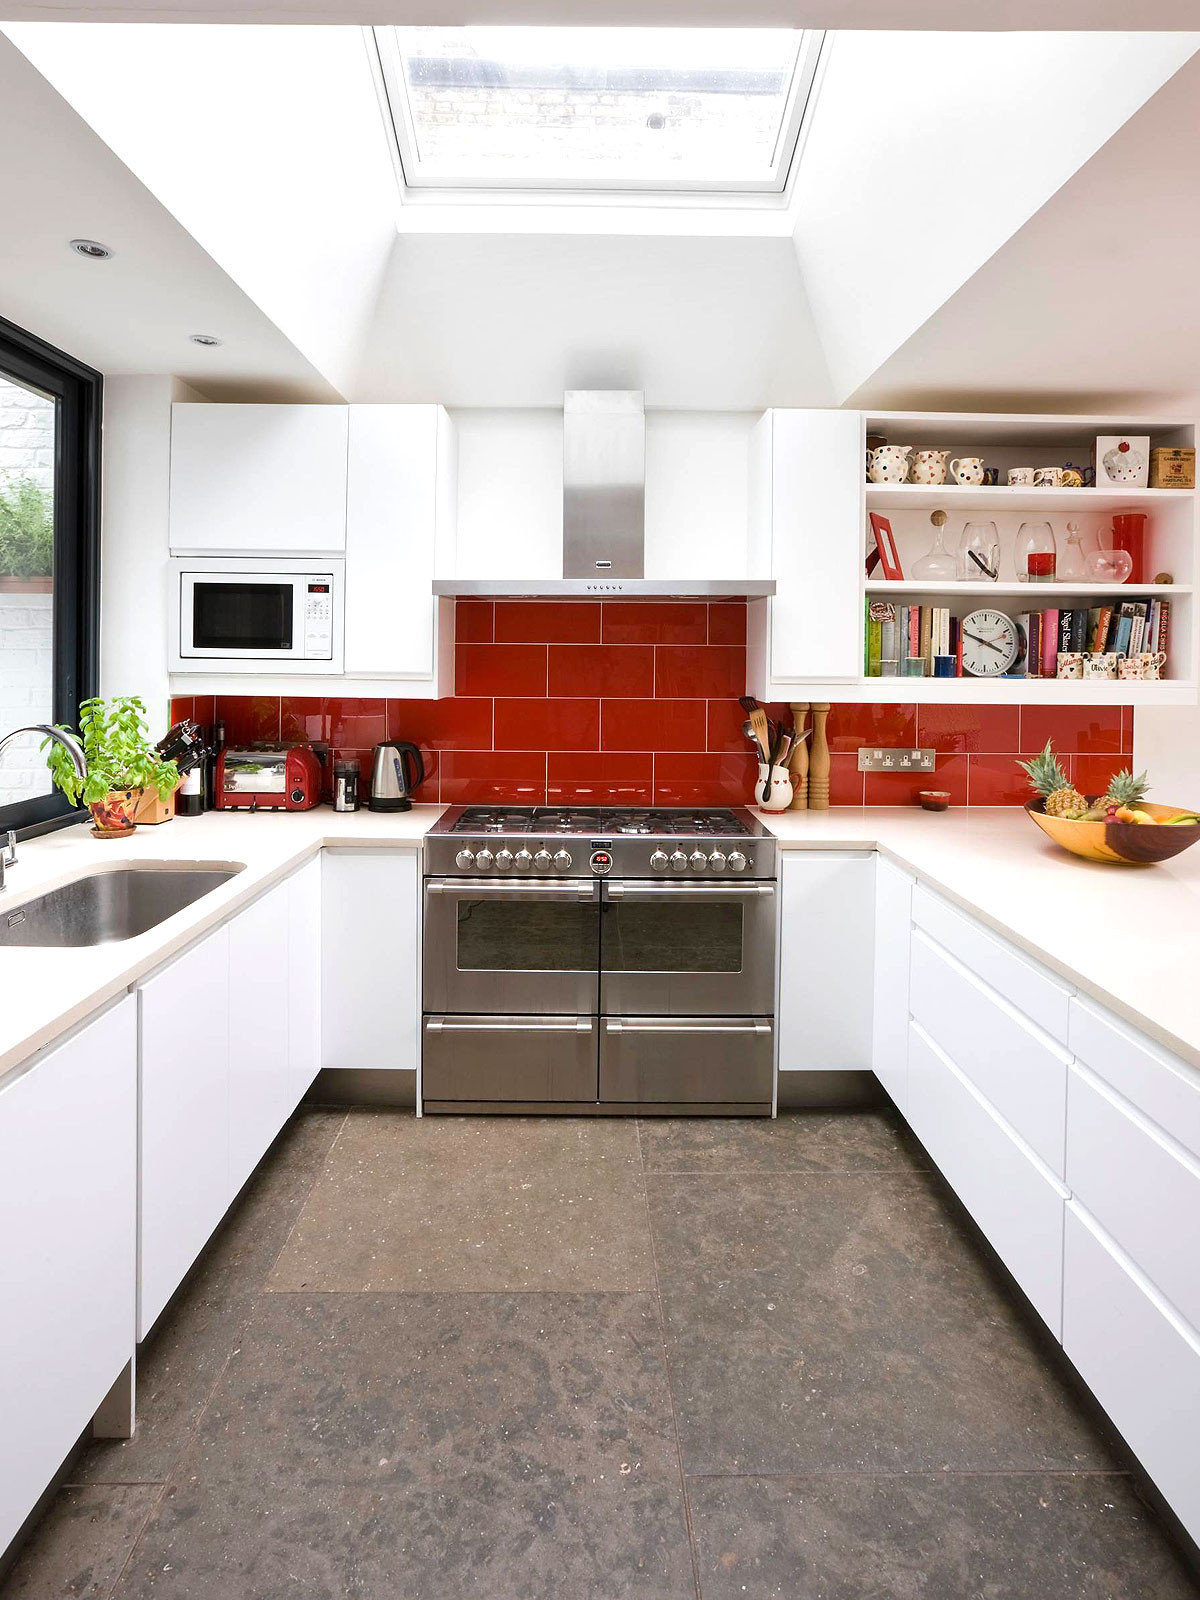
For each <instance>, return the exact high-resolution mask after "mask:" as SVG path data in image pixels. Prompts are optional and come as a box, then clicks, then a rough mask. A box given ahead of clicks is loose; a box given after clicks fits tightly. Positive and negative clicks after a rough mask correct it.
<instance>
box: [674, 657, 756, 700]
mask: <svg viewBox="0 0 1200 1600" xmlns="http://www.w3.org/2000/svg"><path fill="white" fill-rule="evenodd" d="M654 692H655V694H660V695H677V696H680V697H683V696H687V695H697V696H702V697H703V698H704V699H706V700H720V699H723V698H725V697H726V696H729V695H732V696H733V697H734V698H735V699H736V698H737V696H738V695H741V694H745V692H746V652H745V650H744V649H741V648H739V646H737V645H726V644H710V645H659V646H658V648H657V649H656V650H655V652H654Z"/></svg>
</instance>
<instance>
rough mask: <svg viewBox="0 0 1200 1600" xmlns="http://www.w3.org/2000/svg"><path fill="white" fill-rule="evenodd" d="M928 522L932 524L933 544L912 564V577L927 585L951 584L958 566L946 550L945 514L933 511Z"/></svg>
mask: <svg viewBox="0 0 1200 1600" xmlns="http://www.w3.org/2000/svg"><path fill="white" fill-rule="evenodd" d="M929 520H930V522H932V523H933V543H932V544H931V545H930V547H929V550H928V552H927V553H926V554H925V555H923V556H922V557H921V559H920V560H919V561H914V562H913V569H912V575H913V577H914V578H922V579H924V580H925V581H926V582H928V583H953V581H954V576H955V573H956V572H957V571H958V564H957V562H956V561H955V559H954V557H953V556H952V555H951V554H950V552H949V550H947V549H946V540H945V533H946V513H945V512H944V511H933V512H931V513H930V517H929Z"/></svg>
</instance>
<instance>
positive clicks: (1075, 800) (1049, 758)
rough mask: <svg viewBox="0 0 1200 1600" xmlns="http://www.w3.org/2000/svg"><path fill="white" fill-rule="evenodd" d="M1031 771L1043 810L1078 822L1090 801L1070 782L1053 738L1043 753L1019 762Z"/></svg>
mask: <svg viewBox="0 0 1200 1600" xmlns="http://www.w3.org/2000/svg"><path fill="white" fill-rule="evenodd" d="M1019 765H1020V766H1022V767H1023V768H1024V769H1025V771H1026V772H1027V773H1028V774H1029V781H1030V783H1031V784H1032V785H1033V787H1034V788H1035V789H1036V790H1037V792H1038V794H1040V795H1041V797H1042V799H1043V800H1044V801H1045V805H1044V806H1043V808H1042V809H1043V810H1044V811H1045V813H1046V815H1047V816H1048V817H1063V818H1064V819H1066V820H1067V821H1068V822H1077V821H1079V819H1080V818H1081V817H1083V816H1085V815H1086V813H1087V809H1088V803H1087V801H1086V799H1085V798H1084V797H1083V795H1081V794H1080V792H1079V790H1078V789H1076V788H1075V787H1074V785H1073V784H1071V783H1070V782H1069V781H1068V778H1067V775H1066V773H1065V772H1064V771H1063V769H1062V766H1061V764H1060V763H1059V760H1058V757H1057V756H1056V755H1055V754H1054V749H1053V746H1052V745H1051V743H1050V740H1049V739H1047V740H1046V748H1045V749H1044V750H1043V751H1042V753H1041V755H1040V756H1034V758H1033V760H1032V761H1022V762H1020V763H1019Z"/></svg>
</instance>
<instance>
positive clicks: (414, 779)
mask: <svg viewBox="0 0 1200 1600" xmlns="http://www.w3.org/2000/svg"><path fill="white" fill-rule="evenodd" d="M409 758H411V762H410V759H409ZM424 779H425V763H424V762H423V761H422V760H421V752H420V751H419V750H418V749H417V747H416V745H415V744H404V743H396V744H377V745H376V746H375V755H374V758H373V760H372V762H371V793H370V797H369V799H368V800H367V808H368V810H371V811H410V810H411V809H412V795H413V790H414V789H419V788H420V787H421V784H422V783H423V782H424Z"/></svg>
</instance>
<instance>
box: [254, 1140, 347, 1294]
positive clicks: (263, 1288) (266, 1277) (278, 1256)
mask: <svg viewBox="0 0 1200 1600" xmlns="http://www.w3.org/2000/svg"><path fill="white" fill-rule="evenodd" d="M349 1120H350V1113H349V1111H343V1112H342V1120H341V1121H340V1122H339V1123H338V1126H337V1132H336V1133H335V1134H334V1136H333V1138H332V1139H331V1140H330V1141H329V1148H328V1150H326V1152H325V1154H324V1156H323V1157H322V1158H321V1165H320V1166H319V1167H318V1168H317V1170H316V1171H315V1172H314V1173H313V1175H312V1181H311V1183H310V1184H309V1185H308V1187H307V1188H306V1189H305V1191H304V1197H303V1199H302V1200H301V1201H300V1204H299V1205H298V1206H297V1207H296V1215H295V1216H294V1217H293V1219H292V1225H291V1227H290V1228H289V1229H288V1231H287V1236H286V1238H285V1239H284V1241H283V1243H282V1244H281V1245H280V1246H279V1249H278V1250H277V1251H276V1252H275V1257H274V1259H273V1261H272V1262H271V1265H270V1266H269V1267H268V1268H267V1270H266V1272H265V1273H264V1274H263V1280H262V1283H261V1285H260V1286H259V1288H258V1289H257V1290H256V1291H255V1292H256V1293H259V1294H261V1293H266V1292H267V1285H268V1283H269V1281H270V1277H271V1274H272V1273H273V1272H274V1271H275V1268H276V1267H277V1266H278V1265H279V1263H280V1261H282V1259H283V1253H284V1251H285V1250H286V1249H287V1247H288V1245H289V1244H291V1242H292V1235H293V1234H294V1233H295V1231H296V1229H297V1228H298V1227H299V1226H300V1218H301V1217H302V1216H303V1215H304V1208H305V1206H306V1205H307V1204H308V1202H309V1201H310V1200H311V1199H312V1194H313V1190H314V1189H315V1188H316V1187H317V1183H318V1180H319V1179H320V1177H321V1174H322V1173H323V1172H324V1170H325V1164H326V1162H327V1161H328V1160H329V1158H330V1156H331V1155H332V1154H333V1152H334V1148H335V1146H336V1145H337V1142H338V1140H339V1139H340V1138H341V1137H342V1134H343V1133H344V1132H345V1130H346V1124H347V1122H349Z"/></svg>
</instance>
